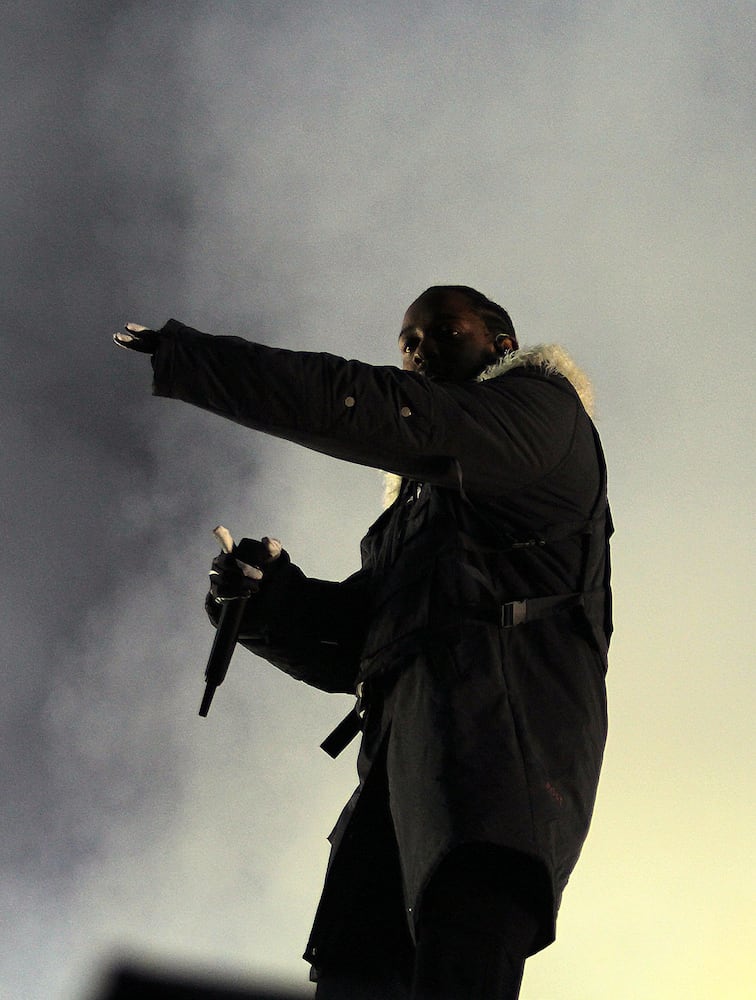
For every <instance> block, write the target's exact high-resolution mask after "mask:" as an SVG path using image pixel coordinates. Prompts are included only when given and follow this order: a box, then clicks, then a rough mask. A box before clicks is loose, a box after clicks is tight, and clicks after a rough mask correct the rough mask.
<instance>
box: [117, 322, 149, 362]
mask: <svg viewBox="0 0 756 1000" xmlns="http://www.w3.org/2000/svg"><path fill="white" fill-rule="evenodd" d="M124 331H125V332H123V333H122V332H121V331H120V330H119V331H118V333H114V334H113V342H114V343H116V344H118V346H119V347H125V348H126V349H127V350H129V351H139V352H140V354H154V353H155V351H156V350H157V345H158V340H159V339H160V335H159V334H158V333H157V331H155V330H150V329H148V328H147V327H146V326H141V325H140V324H139V323H126V325H125V327H124Z"/></svg>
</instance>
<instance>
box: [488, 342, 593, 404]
mask: <svg viewBox="0 0 756 1000" xmlns="http://www.w3.org/2000/svg"><path fill="white" fill-rule="evenodd" d="M514 371H518V373H521V374H524V375H525V374H528V375H530V374H532V375H541V376H547V377H548V376H553V375H560V376H561V377H562V378H564V379H566V380H567V381H568V382H569V383H570V385H571V386H572V388H573V389H574V390H575V392H576V393H577V395H578V398H579V399H580V402H581V403H582V404H583V407H584V408H585V411H586V413H587V414H588V416H589V417H593V413H594V396H593V386H592V385H591V380H590V379H589V378H588V376H587V375H586V373H585V372H584V371H583V369H582V368H580V367H579V366H578V365H577V364H576V363H575V361H574V360H573V359H572V357H571V356H570V355H569V354H568V353H567V351H565V349H564V348H563V347H561V346H560V345H559V344H536V346H535V347H521V348H520V349H519V350H517V351H510V352H509V354H505V355H504V357H502V358H499V359H498V360H497V361H496V362H494V364H492V365H489V366H488V368H486V369H484V371H482V372H481V374H480V375H479V376H478V379H477V381H479V382H486V381H488V380H489V379H495V378H500V377H501V376H503V375H506V374H508V373H510V372H514Z"/></svg>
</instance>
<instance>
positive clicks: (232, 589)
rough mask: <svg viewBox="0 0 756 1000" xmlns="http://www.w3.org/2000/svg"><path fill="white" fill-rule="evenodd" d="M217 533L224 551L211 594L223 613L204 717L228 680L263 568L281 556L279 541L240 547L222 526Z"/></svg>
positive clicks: (212, 576)
mask: <svg viewBox="0 0 756 1000" xmlns="http://www.w3.org/2000/svg"><path fill="white" fill-rule="evenodd" d="M213 534H214V535H215V537H216V538H217V539H218V541H219V542H220V543H221V547H222V549H223V551H222V552H221V554H220V555H219V556H216V558H215V559H213V563H212V568H211V570H210V593H211V595H212V597H213V599H214V600H215V602H216V603H217V604H219V605H221V614H220V619H219V621H218V628H217V630H216V633H215V639H214V641H213V646H212V649H211V650H210V657H209V659H208V661H207V668H206V669H205V694H204V696H203V698H202V704H201V706H200V710H199V714H200V715H201V716H203V717H205V716H207V713H208V711H209V710H210V703H211V702H212V700H213V695H214V694H215V689H216V688H217V687H219V686H220V685H221V684H222V683H223V681H224V679H225V677H226V672H227V670H228V665H229V663H230V662H231V657H232V655H233V652H234V646H235V645H236V640H237V638H238V637H239V629H240V627H241V623H242V619H243V617H244V610H245V608H246V606H247V601H248V600H249V597H250V595H251V594H254V593H256V592H257V591H258V590H259V589H260V581H261V580H262V578H263V571H262V569H261V568H260V567H261V566H267V565H269V564H270V563H272V562H274V561H275V560H276V559H278V557H279V556H280V555H281V543H280V542H279V541H277V540H276V539H275V538H262V539H261V540H260V541H257V540H256V539H253V538H243V539H242V540H241V542H239V544H238V545H236V544H235V543H234V540H233V538H232V537H231V534H230V533H229V531H228V530H227V529H226V528H224V527H223V526H222V525H218V527H217V528H215V529H214V530H213Z"/></svg>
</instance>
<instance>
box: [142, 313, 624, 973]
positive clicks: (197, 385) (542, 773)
mask: <svg viewBox="0 0 756 1000" xmlns="http://www.w3.org/2000/svg"><path fill="white" fill-rule="evenodd" d="M538 357H539V358H540V356H538ZM153 367H154V372H155V377H154V392H155V394H156V395H160V396H169V397H172V398H176V399H182V400H185V401H186V402H189V403H193V404H195V405H197V406H201V407H203V408H205V409H207V410H210V411H212V412H214V413H217V414H220V415H221V416H224V417H227V418H230V419H232V420H234V421H236V422H238V423H241V424H244V425H246V426H248V427H252V428H255V429H257V430H260V431H263V432H265V433H268V434H272V435H275V436H277V437H281V438H285V439H287V440H289V441H294V442H297V443H299V444H302V445H304V446H305V447H308V448H311V449H314V450H316V451H321V452H324V453H326V454H329V455H333V456H334V457H337V458H341V459H345V460H347V461H351V462H357V463H359V464H362V465H367V466H373V467H376V468H381V469H385V470H388V471H390V472H392V473H394V474H396V475H397V476H400V477H402V486H401V489H400V492H399V495H398V497H397V499H396V500H395V501H394V502H393V504H392V505H391V506H390V507H389V508H388V509H387V510H386V511H384V513H383V514H382V515H381V517H379V519H378V520H377V521H376V522H375V524H374V525H373V526H372V527H371V528H370V530H369V532H368V534H367V536H366V537H365V539H364V540H363V543H362V569H361V570H360V571H359V572H358V573H356V574H355V575H354V576H352V577H350V578H349V579H348V580H346V581H343V582H342V583H331V582H327V581H321V580H315V579H312V578H307V577H305V576H304V575H303V574H302V573H301V571H300V570H299V569H298V568H297V567H296V566H294V565H293V564H292V563H291V562H290V561H289V559H288V556H287V555H286V554H284V555H283V556H282V557H281V559H280V560H279V562H278V564H277V565H276V569H275V572H273V573H271V574H270V579H269V580H268V582H267V585H266V586H264V587H263V589H262V591H261V593H260V594H259V595H257V596H256V597H255V599H254V601H250V602H249V611H248V614H247V618H246V620H245V623H244V625H243V628H242V633H243V634H242V641H243V642H244V643H245V645H247V646H248V647H249V648H250V649H252V650H253V651H254V652H255V653H258V654H259V655H261V656H263V657H265V658H266V659H268V660H270V661H271V662H272V663H274V664H276V665H277V666H278V667H280V668H281V669H283V670H284V671H286V672H287V673H289V674H291V675H292V676H294V677H296V678H298V679H301V680H303V681H306V682H307V683H309V684H313V685H314V686H316V687H319V688H321V689H323V690H325V691H339V692H354V691H355V689H356V688H357V687H358V685H360V691H362V693H363V694H364V696H365V701H366V703H367V717H366V724H365V733H364V736H363V742H362V747H361V750H360V757H359V761H358V770H359V774H360V788H359V789H358V790H357V792H356V793H355V795H354V796H353V797H352V800H350V803H349V804H348V805H347V807H346V809H345V811H344V813H343V814H342V817H341V819H340V821H339V823H338V824H337V827H336V829H335V830H334V832H333V834H332V837H331V840H332V845H333V850H332V854H331V862H330V864H329V872H328V876H327V879H326V888H325V891H324V895H323V898H322V900H321V905H320V908H319V911H318V917H317V918H316V924H315V928H314V929H313V934H312V938H311V941H310V944H309V946H308V951H307V954H306V957H307V958H309V959H310V961H312V962H313V964H314V965H316V966H317V965H318V963H319V961H320V960H321V959H320V957H319V956H322V955H323V954H324V953H327V952H328V950H329V947H330V948H334V947H336V945H335V943H334V942H335V940H336V938H337V937H338V913H339V911H340V908H341V904H342V903H343V896H344V893H347V892H348V891H349V886H350V884H352V880H351V879H350V875H349V872H348V871H346V870H344V869H345V867H346V866H347V862H345V861H343V860H340V859H343V858H346V857H348V856H351V857H355V852H354V850H353V849H352V850H351V851H344V850H343V844H344V840H345V835H346V836H347V837H348V835H349V834H348V831H349V828H350V824H351V823H352V818H353V816H354V814H355V811H356V810H358V809H359V799H360V792H361V789H363V788H364V787H365V785H366V781H367V778H368V775H369V772H370V766H371V763H372V761H373V759H374V758H375V756H376V754H377V753H378V750H379V748H382V751H383V752H385V754H386V758H385V759H386V769H387V775H388V785H389V790H390V809H391V819H392V822H393V826H394V830H395V833H396V839H397V843H398V847H399V857H400V862H401V870H402V876H403V883H404V893H405V904H406V909H407V913H408V918H409V926H410V929H411V930H413V931H414V919H413V918H414V915H415V914H416V913H417V911H418V905H419V901H420V899H421V896H422V892H423V889H424V886H425V885H426V884H427V881H428V879H429V878H430V876H431V875H432V873H433V871H434V870H435V868H436V866H437V865H438V864H439V862H440V861H441V860H442V859H443V857H444V856H445V855H446V854H447V853H448V852H449V851H450V850H451V849H452V848H454V847H455V846H458V845H460V844H466V843H488V844H496V845H500V846H502V847H505V848H509V849H514V850H517V851H520V852H524V853H525V854H527V855H528V856H529V857H530V858H531V859H532V860H533V862H534V863H535V864H536V865H537V866H538V869H539V871H540V872H542V874H543V886H544V887H545V888H544V917H543V924H542V931H541V934H540V936H539V938H538V940H537V941H536V943H535V944H534V947H533V950H537V949H538V948H540V947H543V946H545V945H546V944H548V943H549V942H550V941H551V940H552V939H553V936H554V922H555V918H556V912H557V909H558V906H559V901H560V898H561V893H562V890H563V888H564V886H565V884H566V882H567V879H568V877H569V874H570V872H571V870H572V868H573V866H574V864H575V862H576V860H577V857H578V855H579V853H580V849H581V847H582V844H583V841H584V839H585V836H586V834H587V832H588V826H589V823H590V818H591V813H592V809H593V804H594V799H595V794H596V788H597V783H598V777H599V770H600V766H601V760H602V754H603V748H604V743H605V738H606V724H607V720H606V700H605V684H604V677H605V671H606V654H607V648H608V644H609V637H610V634H611V612H610V592H609V558H608V537H609V534H610V533H611V520H610V516H609V510H608V505H607V500H606V470H605V465H604V459H603V455H602V452H601V447H600V444H599V440H598V436H597V434H596V431H595V428H594V427H593V424H592V422H591V420H590V418H589V417H588V415H587V413H586V411H585V409H584V407H583V405H582V403H581V401H580V398H579V397H578V395H577V393H576V391H575V389H574V388H573V386H572V384H571V382H570V381H569V380H568V379H567V378H565V377H564V375H562V374H560V373H559V372H558V371H557V370H555V368H554V366H553V365H550V364H548V363H540V362H539V363H534V364H521V365H515V366H511V367H508V368H507V370H505V371H503V372H502V373H501V374H499V375H498V377H494V378H488V379H486V380H485V381H477V380H476V381H471V382H466V383H443V382H434V381H431V380H429V379H427V378H424V377H422V376H420V375H417V374H415V373H409V372H403V371H400V370H399V369H396V368H392V367H376V366H371V365H366V364H363V363H360V362H356V361H346V360H344V359H342V358H338V357H334V356H331V355H327V354H311V353H305V352H292V351H285V350H279V349H274V348H269V347H264V346H261V345H258V344H253V343H249V342H247V341H244V340H241V339H239V338H235V337H211V336H208V335H206V334H202V333H199V332H197V331H195V330H192V329H190V328H188V327H185V326H183V325H182V324H180V323H178V322H176V321H175V320H171V321H170V322H169V323H168V324H167V325H166V326H165V327H164V328H163V330H162V331H161V338H160V346H159V348H158V350H157V352H156V354H155V356H154V358H153ZM377 692H380V695H381V696H380V698H377V697H374V698H373V699H372V701H371V695H375V694H376V693H377ZM371 704H372V705H373V706H374V707H371ZM365 861H366V863H370V861H369V860H368V859H365Z"/></svg>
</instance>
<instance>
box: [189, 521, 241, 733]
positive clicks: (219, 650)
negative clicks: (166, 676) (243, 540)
mask: <svg viewBox="0 0 756 1000" xmlns="http://www.w3.org/2000/svg"><path fill="white" fill-rule="evenodd" d="M213 534H214V535H215V537H216V538H217V539H218V541H219V542H220V543H221V547H222V549H223V551H224V552H225V553H226V554H228V555H231V554H232V553H233V552H234V549H235V548H236V546H235V545H234V540H233V538H232V537H231V534H230V532H229V531H228V529H226V528H224V527H223V525H221V524H219V525H218V527H217V528H215V529H213ZM248 600H249V595H246V596H242V597H235V598H233V599H232V600H229V601H224V603H223V607H222V610H221V613H220V619H219V620H218V627H217V629H216V630H215V638H214V640H213V645H212V648H211V650H210V656H209V658H208V661H207V667H206V668H205V693H204V695H203V696H202V704H201V705H200V710H199V714H200V715H201V716H202V717H203V718H206V717H207V713H208V712H209V711H210V703H211V702H212V700H213V695H214V694H215V689H216V688H217V687H220V685H221V684H222V683H223V681H224V679H225V677H226V672H227V671H228V665H229V663H230V662H231V657H232V656H233V655H234V647H235V646H236V640H237V639H238V637H239V629H240V628H241V623H242V618H243V617H244V609H245V608H246V606H247V601H248Z"/></svg>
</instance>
